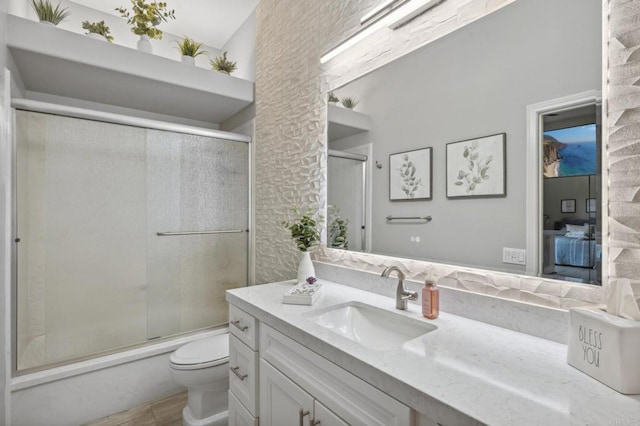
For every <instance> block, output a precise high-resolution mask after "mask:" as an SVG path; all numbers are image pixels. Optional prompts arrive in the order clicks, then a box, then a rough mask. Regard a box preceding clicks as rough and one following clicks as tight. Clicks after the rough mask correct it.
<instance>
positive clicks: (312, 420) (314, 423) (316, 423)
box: [311, 419, 320, 426]
mask: <svg viewBox="0 0 640 426" xmlns="http://www.w3.org/2000/svg"><path fill="white" fill-rule="evenodd" d="M319 424H320V420H316V419H311V426H318V425H319Z"/></svg>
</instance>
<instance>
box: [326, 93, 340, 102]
mask: <svg viewBox="0 0 640 426" xmlns="http://www.w3.org/2000/svg"><path fill="white" fill-rule="evenodd" d="M327 100H328V101H329V103H330V104H337V103H338V102H340V99H339V98H338V97H337V96H336V94H335V93H333V92H329V93H328V94H327Z"/></svg>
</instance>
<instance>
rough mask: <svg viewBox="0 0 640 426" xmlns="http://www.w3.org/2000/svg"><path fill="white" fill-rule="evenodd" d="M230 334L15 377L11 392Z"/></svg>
mask: <svg viewBox="0 0 640 426" xmlns="http://www.w3.org/2000/svg"><path fill="white" fill-rule="evenodd" d="M228 332H229V329H228V328H220V329H216V330H209V331H204V332H202V333H197V334H191V335H189V336H184V337H178V338H176V339H172V340H167V341H164V342H160V343H156V344H151V345H148V346H144V347H141V348H136V349H131V350H126V351H122V352H118V353H115V354H110V355H105V356H102V357H99V358H93V359H89V360H86V361H81V362H77V363H74V364H69V365H63V366H60V367H54V368H50V369H48V370H43V371H38V372H35V373H30V374H25V375H23V376H17V377H13V378H12V379H11V391H12V392H15V391H18V390H23V389H28V388H30V387H33V386H39V385H42V384H45V383H50V382H54V381H56V380H61V379H66V378H69V377H73V376H77V375H80V374H85V373H89V372H92V371H97V370H102V369H104V368H108V367H112V366H114V365H119V364H125V363H128V362H132V361H137V360H140V359H144V358H149V357H152V356H155V355H160V354H163V353H168V352H173V351H174V350H176V349H177V348H179V347H180V346H182V345H185V344H187V343H189V342H192V341H194V340H199V339H203V338H206V337H210V336H216V335H218V334H223V333H228Z"/></svg>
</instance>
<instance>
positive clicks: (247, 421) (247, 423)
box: [229, 391, 258, 426]
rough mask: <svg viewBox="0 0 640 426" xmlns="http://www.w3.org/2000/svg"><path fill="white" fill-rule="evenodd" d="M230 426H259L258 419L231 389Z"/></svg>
mask: <svg viewBox="0 0 640 426" xmlns="http://www.w3.org/2000/svg"><path fill="white" fill-rule="evenodd" d="M229 426H258V420H257V419H256V418H255V417H253V416H252V415H251V413H250V412H249V411H248V410H247V409H246V408H245V407H244V405H242V403H241V402H240V401H238V398H236V396H235V395H234V394H233V392H231V391H229Z"/></svg>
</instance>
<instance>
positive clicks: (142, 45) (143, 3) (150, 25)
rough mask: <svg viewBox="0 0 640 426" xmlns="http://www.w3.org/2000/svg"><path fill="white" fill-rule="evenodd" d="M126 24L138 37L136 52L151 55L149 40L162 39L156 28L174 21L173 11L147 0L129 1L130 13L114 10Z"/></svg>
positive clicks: (160, 3)
mask: <svg viewBox="0 0 640 426" xmlns="http://www.w3.org/2000/svg"><path fill="white" fill-rule="evenodd" d="M116 10H117V11H118V12H120V15H121V16H122V17H123V18H126V19H127V24H129V25H131V32H132V33H134V34H137V35H139V36H140V40H139V41H138V50H141V51H143V52H147V53H151V51H152V49H151V43H150V42H149V39H158V40H161V39H162V31H161V30H160V29H158V28H157V26H158V25H160V24H161V23H163V22H168V21H169V19H176V18H175V15H174V10H169V9H167V3H165V2H157V1H153V2H151V3H147V0H131V11H129V10H127V9H125V8H124V7H118V8H116Z"/></svg>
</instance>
